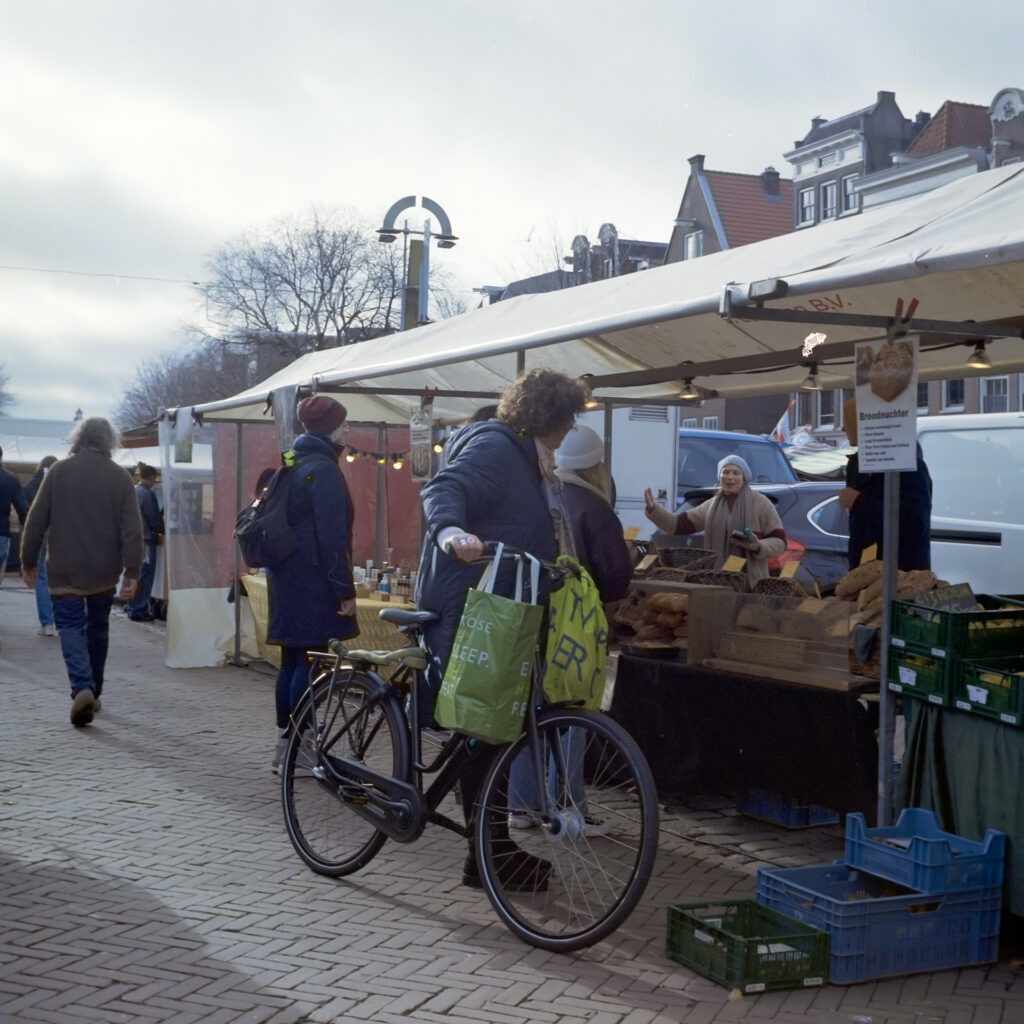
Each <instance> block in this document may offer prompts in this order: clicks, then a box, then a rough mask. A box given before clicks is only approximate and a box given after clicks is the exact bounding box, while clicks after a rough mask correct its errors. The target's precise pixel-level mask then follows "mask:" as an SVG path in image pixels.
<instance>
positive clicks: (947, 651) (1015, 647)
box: [889, 594, 1024, 660]
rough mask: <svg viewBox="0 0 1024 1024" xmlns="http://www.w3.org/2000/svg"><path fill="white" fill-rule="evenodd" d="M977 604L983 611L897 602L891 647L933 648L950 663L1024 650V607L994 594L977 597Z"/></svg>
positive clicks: (893, 604) (892, 621)
mask: <svg viewBox="0 0 1024 1024" xmlns="http://www.w3.org/2000/svg"><path fill="white" fill-rule="evenodd" d="M975 600H976V601H977V602H978V604H980V605H982V607H983V609H984V610H983V611H973V612H961V611H949V610H947V609H943V608H929V607H928V606H927V605H922V604H914V603H913V602H912V601H899V600H897V601H893V603H892V619H891V625H890V630H889V637H890V643H891V645H892V646H893V647H897V648H900V647H918V648H921V647H925V648H929V649H930V650H931V651H932V653H933V654H934V655H935V657H938V658H946V659H947V660H951V659H954V658H959V659H971V660H977V659H979V658H987V657H990V656H995V657H1002V656H1004V655H1010V654H1016V653H1018V652H1020V651H1022V650H1024V605H1022V604H1021V603H1020V601H1019V600H1014V599H1012V598H1006V597H1000V596H998V595H992V594H977V595H976V596H975ZM1006 605H1011V606H1013V607H1010V608H1007V607H1006Z"/></svg>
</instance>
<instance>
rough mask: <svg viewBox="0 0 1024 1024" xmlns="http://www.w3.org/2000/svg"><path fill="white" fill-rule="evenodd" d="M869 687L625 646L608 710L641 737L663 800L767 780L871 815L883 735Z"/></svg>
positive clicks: (784, 790)
mask: <svg viewBox="0 0 1024 1024" xmlns="http://www.w3.org/2000/svg"><path fill="white" fill-rule="evenodd" d="M868 688H870V685H869V687H868ZM862 692H863V690H859V691H857V692H841V691H836V690H826V689H821V690H819V689H816V688H811V687H806V686H796V685H791V684H789V683H782V682H775V681H771V680H766V679H758V678H753V677H750V676H741V675H734V674H731V673H728V672H723V671H720V670H718V669H705V668H697V667H694V666H689V665H686V664H683V663H681V662H676V661H659V660H655V659H648V658H640V657H634V656H630V655H620V656H619V661H618V670H617V673H616V680H615V694H614V698H613V700H612V706H611V712H610V713H611V715H612V717H613V718H614V719H616V721H618V722H620V723H621V724H622V725H624V726H625V727H626V729H627V730H629V732H630V733H631V734H632V736H633V737H634V738H635V739H636V741H637V742H638V743H639V744H640V747H641V749H642V750H643V752H644V755H645V756H646V758H647V760H648V762H649V763H650V765H651V770H652V772H653V773H654V778H655V782H656V783H657V786H658V795H659V798H660V799H662V800H665V799H671V798H672V797H673V796H681V795H683V794H687V793H691V794H692V793H721V794H736V793H740V792H742V791H743V790H745V789H748V788H754V789H765V790H771V791H773V792H775V793H778V794H779V795H780V796H782V797H785V798H787V799H793V800H799V801H804V802H806V803H811V804H818V805H820V806H822V807H829V808H831V809H832V810H835V811H838V812H839V813H840V814H846V813H848V812H849V811H862V812H863V813H864V815H865V817H866V818H867V820H868V822H869V823H871V824H874V822H875V819H876V811H877V802H878V792H877V779H878V745H877V742H876V739H875V723H874V721H873V716H872V714H871V713H870V711H869V710H868V709H867V708H865V706H864V704H863V703H862V702H861V701H860V700H858V694H859V693H862Z"/></svg>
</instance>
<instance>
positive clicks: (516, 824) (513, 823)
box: [508, 811, 540, 832]
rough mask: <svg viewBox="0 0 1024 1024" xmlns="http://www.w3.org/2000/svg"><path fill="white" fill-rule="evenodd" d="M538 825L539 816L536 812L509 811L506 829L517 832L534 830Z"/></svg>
mask: <svg viewBox="0 0 1024 1024" xmlns="http://www.w3.org/2000/svg"><path fill="white" fill-rule="evenodd" d="M539 824H540V815H539V814H537V812H536V811H509V812H508V827H509V828H514V829H517V830H519V831H521V832H522V831H525V830H526V829H528V828H536V827H537V826H538V825H539Z"/></svg>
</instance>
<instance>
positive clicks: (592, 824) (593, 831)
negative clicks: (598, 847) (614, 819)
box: [583, 814, 609, 837]
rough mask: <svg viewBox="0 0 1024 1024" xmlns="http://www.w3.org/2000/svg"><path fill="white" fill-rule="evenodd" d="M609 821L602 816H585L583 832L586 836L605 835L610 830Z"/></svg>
mask: <svg viewBox="0 0 1024 1024" xmlns="http://www.w3.org/2000/svg"><path fill="white" fill-rule="evenodd" d="M608 828H609V825H608V822H607V821H602V820H601V819H600V818H592V817H591V816H590V815H589V814H585V815H584V816H583V834H584V835H585V836H588V837H589V836H603V835H606V834H607V832H608Z"/></svg>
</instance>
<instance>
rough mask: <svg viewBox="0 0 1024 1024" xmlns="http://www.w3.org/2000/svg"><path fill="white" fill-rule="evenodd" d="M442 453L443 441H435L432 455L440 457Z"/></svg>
mask: <svg viewBox="0 0 1024 1024" xmlns="http://www.w3.org/2000/svg"><path fill="white" fill-rule="evenodd" d="M443 451H444V441H435V442H434V454H435V455H440V454H441V452H443Z"/></svg>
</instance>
